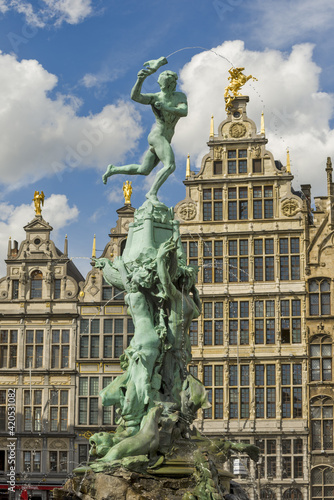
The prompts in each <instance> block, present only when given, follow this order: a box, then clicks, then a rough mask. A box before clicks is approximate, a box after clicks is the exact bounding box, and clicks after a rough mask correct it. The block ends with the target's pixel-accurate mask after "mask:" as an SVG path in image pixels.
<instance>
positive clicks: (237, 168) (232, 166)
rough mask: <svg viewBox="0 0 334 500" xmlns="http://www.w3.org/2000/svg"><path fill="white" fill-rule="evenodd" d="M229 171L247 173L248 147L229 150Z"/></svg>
mask: <svg viewBox="0 0 334 500" xmlns="http://www.w3.org/2000/svg"><path fill="white" fill-rule="evenodd" d="M227 173H228V174H236V173H239V174H247V149H230V150H229V151H227Z"/></svg>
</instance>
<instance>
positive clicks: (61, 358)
mask: <svg viewBox="0 0 334 500" xmlns="http://www.w3.org/2000/svg"><path fill="white" fill-rule="evenodd" d="M51 342H52V343H51V368H68V367H69V356H70V330H52V332H51Z"/></svg>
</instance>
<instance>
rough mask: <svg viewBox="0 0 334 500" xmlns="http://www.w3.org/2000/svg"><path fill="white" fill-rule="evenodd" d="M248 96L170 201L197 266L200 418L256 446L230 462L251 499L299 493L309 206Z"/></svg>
mask: <svg viewBox="0 0 334 500" xmlns="http://www.w3.org/2000/svg"><path fill="white" fill-rule="evenodd" d="M247 102H248V98H247V97H237V98H236V99H235V100H234V102H233V108H232V110H231V112H230V113H229V114H228V116H227V119H226V120H224V121H223V122H222V123H221V124H220V125H219V126H218V134H217V135H211V137H210V138H209V142H208V146H209V152H208V154H207V155H206V156H205V157H204V158H203V161H202V166H201V170H200V172H199V173H197V174H193V173H191V172H188V177H187V179H186V181H185V185H186V197H185V199H184V200H182V201H181V202H180V203H178V204H177V205H176V207H175V212H176V214H177V216H178V218H179V219H180V221H181V233H182V239H183V245H184V250H185V252H186V253H187V258H188V262H189V264H194V265H198V266H199V269H200V272H199V277H198V288H199V291H200V295H201V298H202V301H203V312H202V316H201V318H200V319H199V320H198V321H196V322H193V326H192V332H191V337H192V345H193V366H192V370H193V372H194V373H195V374H197V376H198V377H199V378H200V379H202V380H203V382H204V384H205V385H206V387H207V389H208V390H209V392H210V398H211V403H212V409H211V410H209V411H205V412H204V414H203V415H202V419H201V420H200V427H201V429H202V430H203V431H204V432H205V433H208V434H212V435H215V434H217V433H220V432H222V433H223V434H224V435H225V436H227V437H228V438H229V439H231V440H234V441H239V440H240V441H245V442H249V443H254V444H256V445H257V446H259V447H260V450H261V453H262V460H261V463H260V464H259V465H258V466H255V465H254V464H252V463H250V462H249V460H247V459H244V460H243V461H242V462H241V463H240V462H239V461H238V460H237V461H236V462H233V460H232V461H231V466H232V471H233V465H234V472H235V473H238V472H240V474H239V476H240V480H242V481H243V482H244V483H245V484H247V486H248V490H249V492H250V493H251V494H252V495H253V497H254V498H256V495H257V494H258V493H259V490H260V498H261V499H272V500H274V499H277V500H281V499H284V500H288V499H290V498H295V499H306V498H308V495H309V467H310V465H309V455H308V441H309V427H308V393H307V387H308V344H307V325H306V322H307V297H306V294H307V291H306V280H307V276H306V274H305V269H306V255H307V246H308V240H307V234H308V228H309V225H310V223H311V217H312V214H311V213H310V206H309V203H308V200H307V198H306V195H305V194H304V193H303V192H295V191H294V190H293V188H292V179H293V177H292V175H291V173H290V171H289V168H286V167H284V166H283V165H282V164H281V163H280V162H279V161H275V160H274V158H273V156H272V154H271V153H270V151H268V150H267V149H266V143H267V139H266V138H265V135H264V133H261V132H260V133H258V132H257V130H256V127H255V124H254V122H253V121H252V120H250V119H249V118H248V116H247V110H246V106H247ZM304 189H306V188H305V187H304ZM243 472H244V474H242V473H243ZM243 477H245V479H242V478H243Z"/></svg>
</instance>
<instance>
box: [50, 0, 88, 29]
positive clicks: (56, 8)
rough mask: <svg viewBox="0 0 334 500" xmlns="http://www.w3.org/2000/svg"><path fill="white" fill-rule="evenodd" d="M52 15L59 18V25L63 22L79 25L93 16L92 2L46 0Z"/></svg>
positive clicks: (82, 0)
mask: <svg viewBox="0 0 334 500" xmlns="http://www.w3.org/2000/svg"><path fill="white" fill-rule="evenodd" d="M44 2H45V3H46V4H47V6H48V8H49V11H50V14H52V13H53V15H54V16H55V17H56V18H57V23H58V24H61V23H62V22H63V21H64V22H67V23H69V24H77V23H80V22H81V21H83V20H84V19H85V18H86V17H88V16H89V15H90V14H92V11H93V7H92V0H44Z"/></svg>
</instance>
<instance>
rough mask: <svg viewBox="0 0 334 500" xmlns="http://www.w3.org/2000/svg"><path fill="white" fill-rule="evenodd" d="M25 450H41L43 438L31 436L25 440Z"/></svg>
mask: <svg viewBox="0 0 334 500" xmlns="http://www.w3.org/2000/svg"><path fill="white" fill-rule="evenodd" d="M23 449H24V450H40V449H42V440H41V439H34V438H29V439H25V440H24V441H23Z"/></svg>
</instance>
